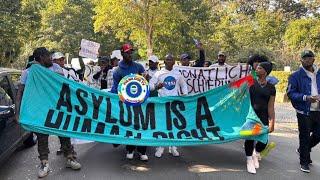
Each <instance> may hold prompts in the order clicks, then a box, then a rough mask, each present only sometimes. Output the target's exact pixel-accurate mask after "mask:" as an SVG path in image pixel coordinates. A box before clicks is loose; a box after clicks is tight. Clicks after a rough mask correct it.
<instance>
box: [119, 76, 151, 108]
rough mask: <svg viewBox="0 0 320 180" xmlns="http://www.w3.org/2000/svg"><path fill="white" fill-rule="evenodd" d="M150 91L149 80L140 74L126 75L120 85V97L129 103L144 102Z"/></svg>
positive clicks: (137, 103)
mask: <svg viewBox="0 0 320 180" xmlns="http://www.w3.org/2000/svg"><path fill="white" fill-rule="evenodd" d="M149 93H150V89H149V84H148V81H147V80H146V79H145V78H144V77H143V76H141V75H138V74H130V75H127V76H125V77H124V78H122V79H121V81H120V82H119V85H118V95H119V98H120V100H121V101H122V102H124V103H125V104H128V105H133V106H134V105H139V104H142V103H143V102H144V101H145V100H146V99H147V98H148V97H149Z"/></svg>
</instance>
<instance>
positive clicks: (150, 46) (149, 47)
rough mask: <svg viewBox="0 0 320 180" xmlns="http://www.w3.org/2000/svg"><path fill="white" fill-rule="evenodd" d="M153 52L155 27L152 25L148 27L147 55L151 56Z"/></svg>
mask: <svg viewBox="0 0 320 180" xmlns="http://www.w3.org/2000/svg"><path fill="white" fill-rule="evenodd" d="M152 54H153V29H152V27H149V28H148V32H147V56H148V57H149V56H151V55H152Z"/></svg>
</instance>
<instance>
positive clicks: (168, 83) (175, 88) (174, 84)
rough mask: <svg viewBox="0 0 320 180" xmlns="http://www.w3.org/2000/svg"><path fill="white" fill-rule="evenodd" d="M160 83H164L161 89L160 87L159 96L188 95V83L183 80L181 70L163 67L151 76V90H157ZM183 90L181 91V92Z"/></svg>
mask: <svg viewBox="0 0 320 180" xmlns="http://www.w3.org/2000/svg"><path fill="white" fill-rule="evenodd" d="M159 83H164V86H163V87H162V88H161V89H158V95H159V97H164V96H179V95H187V94H188V87H187V83H186V82H185V81H184V80H183V77H182V76H181V74H180V72H179V71H177V70H171V71H169V70H167V69H161V70H160V71H157V72H156V73H155V74H154V76H153V77H152V78H151V80H150V82H149V85H150V89H151V90H155V88H156V86H157V85H158V84H159ZM180 90H181V92H180Z"/></svg>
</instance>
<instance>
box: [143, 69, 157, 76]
mask: <svg viewBox="0 0 320 180" xmlns="http://www.w3.org/2000/svg"><path fill="white" fill-rule="evenodd" d="M158 71H159V70H158V69H155V70H151V69H148V70H146V72H147V73H148V75H149V76H150V77H153V76H154V74H155V73H156V72H158Z"/></svg>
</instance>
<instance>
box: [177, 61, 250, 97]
mask: <svg viewBox="0 0 320 180" xmlns="http://www.w3.org/2000/svg"><path fill="white" fill-rule="evenodd" d="M174 68H175V70H178V71H179V72H180V73H181V75H182V76H183V78H184V79H185V81H186V83H187V85H188V93H189V94H197V93H202V92H206V91H208V90H210V89H213V88H216V87H219V86H222V85H225V84H229V83H230V82H233V81H236V80H238V79H240V78H243V77H245V76H247V75H248V74H249V73H250V72H251V68H250V66H249V65H247V64H238V65H234V66H231V65H230V66H223V67H221V66H216V67H208V68H204V67H188V66H175V67H174Z"/></svg>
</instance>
